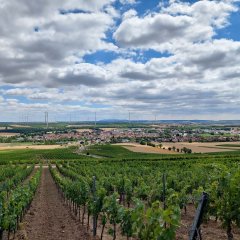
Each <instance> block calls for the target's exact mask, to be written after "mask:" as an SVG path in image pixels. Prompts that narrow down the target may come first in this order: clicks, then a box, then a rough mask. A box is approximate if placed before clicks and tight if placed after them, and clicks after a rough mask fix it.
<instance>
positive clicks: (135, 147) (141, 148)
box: [116, 143, 180, 154]
mask: <svg viewBox="0 0 240 240" xmlns="http://www.w3.org/2000/svg"><path fill="white" fill-rule="evenodd" d="M116 145H120V146H122V147H124V148H126V149H128V150H130V151H132V152H140V153H158V154H180V153H178V152H174V151H169V150H168V149H162V148H158V147H152V146H147V145H141V144H138V143H117V144H116Z"/></svg>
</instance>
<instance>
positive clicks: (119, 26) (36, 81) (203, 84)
mask: <svg viewBox="0 0 240 240" xmlns="http://www.w3.org/2000/svg"><path fill="white" fill-rule="evenodd" d="M46 111H47V112H48V114H49V120H50V121H91V120H94V116H95V114H94V113H95V112H96V114H97V119H98V120H99V119H128V116H129V112H130V116H131V119H135V120H141V119H147V120H153V119H183V120H184V119H210V120H222V119H240V0H222V1H209V0H201V1H190V0H189V1H180V0H161V1H160V0H145V1H144V0H101V1H99V0H51V1H49V0H38V1H32V0H21V1H17V0H0V121H16V122H22V121H44V112H46Z"/></svg>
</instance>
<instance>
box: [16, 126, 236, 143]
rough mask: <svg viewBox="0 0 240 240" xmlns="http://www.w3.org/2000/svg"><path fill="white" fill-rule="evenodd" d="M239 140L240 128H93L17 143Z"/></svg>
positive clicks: (38, 136)
mask: <svg viewBox="0 0 240 240" xmlns="http://www.w3.org/2000/svg"><path fill="white" fill-rule="evenodd" d="M239 140H240V128H237V127H235V128H225V129H224V128H223V129H215V128H206V129H204V128H192V129H184V128H181V127H172V126H171V127H159V126H154V127H146V128H92V129H69V130H66V129H65V130H64V131H59V130H58V131H48V132H46V133H44V134H35V135H32V134H31V135H28V136H24V135H20V136H18V137H16V139H15V141H27V142H34V143H45V144H64V143H69V142H76V141H77V142H79V143H80V144H83V145H93V144H106V143H128V142H137V143H140V144H143V145H144V144H147V143H152V144H156V143H161V142H173V143H174V142H235V141H239Z"/></svg>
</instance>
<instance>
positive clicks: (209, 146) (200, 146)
mask: <svg viewBox="0 0 240 240" xmlns="http://www.w3.org/2000/svg"><path fill="white" fill-rule="evenodd" d="M162 144H163V147H165V148H168V147H173V146H175V147H176V148H179V149H181V148H183V147H186V148H190V149H192V151H193V152H194V153H211V152H227V151H236V150H240V147H231V146H229V147H227V146H225V147H223V146H219V145H224V144H226V142H210V143H199V142H193V143H189V142H177V143H170V142H164V143H162ZM231 144H236V145H237V144H239V142H231Z"/></svg>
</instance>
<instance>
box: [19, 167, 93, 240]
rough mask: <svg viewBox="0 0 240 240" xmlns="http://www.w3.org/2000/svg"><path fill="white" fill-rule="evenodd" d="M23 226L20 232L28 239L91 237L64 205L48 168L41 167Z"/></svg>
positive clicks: (73, 239)
mask: <svg viewBox="0 0 240 240" xmlns="http://www.w3.org/2000/svg"><path fill="white" fill-rule="evenodd" d="M24 226H25V227H24V228H25V231H24V233H22V234H26V235H27V239H28V240H43V239H44V240H57V239H58V240H61V239H62V240H77V239H81V240H84V239H88V240H91V239H93V238H92V237H91V236H89V234H88V233H87V232H86V231H85V229H83V227H82V226H81V225H80V223H78V222H77V221H76V220H74V219H73V217H72V216H71V214H70V211H69V209H68V208H67V207H66V206H64V204H63V201H62V200H61V197H60V195H59V194H58V190H57V188H56V185H55V184H54V181H53V179H52V177H51V174H50V172H49V169H46V168H44V169H43V174H42V178H41V183H40V186H39V188H38V191H37V193H36V196H35V197H34V200H33V202H32V206H31V208H30V211H28V213H27V214H26V216H25V219H24ZM22 234H20V235H22ZM18 239H24V238H21V237H18Z"/></svg>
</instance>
